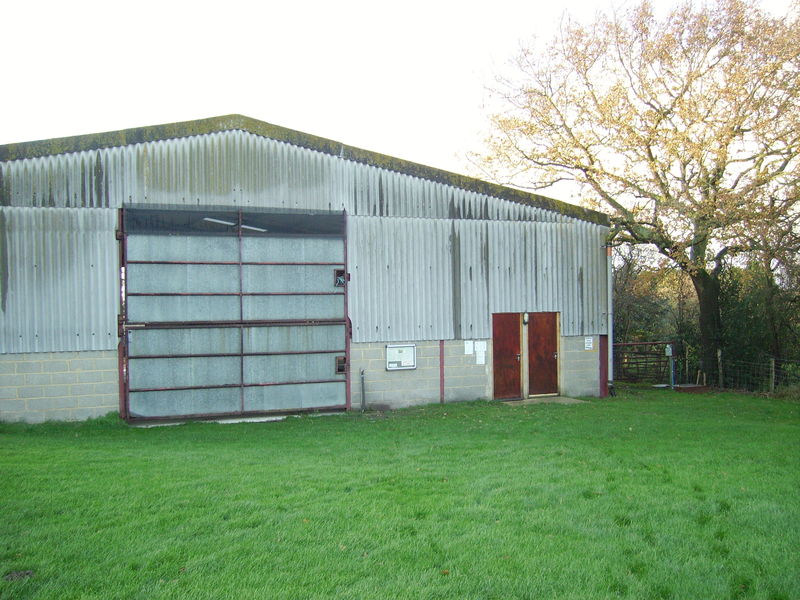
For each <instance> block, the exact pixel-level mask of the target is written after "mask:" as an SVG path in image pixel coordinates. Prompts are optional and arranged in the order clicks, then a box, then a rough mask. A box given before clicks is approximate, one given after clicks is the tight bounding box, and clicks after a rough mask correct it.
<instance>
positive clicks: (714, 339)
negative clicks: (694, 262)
mask: <svg viewBox="0 0 800 600" xmlns="http://www.w3.org/2000/svg"><path fill="white" fill-rule="evenodd" d="M690 277H691V278H692V283H693V284H694V289H695V292H697V301H698V307H699V309H700V369H701V370H702V371H705V372H706V373H708V374H709V375H712V374H714V375H716V372H717V350H718V349H719V348H720V345H721V342H722V318H721V316H720V308H719V279H718V278H717V277H715V276H714V275H712V274H711V273H709V272H708V271H706V270H699V271H695V272H694V273H691V274H690ZM709 379H710V380H711V381H714V377H709Z"/></svg>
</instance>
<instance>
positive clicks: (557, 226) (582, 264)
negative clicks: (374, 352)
mask: <svg viewBox="0 0 800 600" xmlns="http://www.w3.org/2000/svg"><path fill="white" fill-rule="evenodd" d="M348 223H349V226H348V236H349V238H348V239H349V246H348V248H349V249H350V250H351V254H350V265H349V268H350V271H351V273H352V274H353V279H352V280H351V284H350V296H349V298H350V316H351V318H352V319H353V328H354V338H353V339H354V341H357V342H368V341H384V342H393V341H394V342H399V341H408V340H415V339H416V340H435V339H453V338H454V337H458V338H463V339H471V338H483V337H489V336H490V333H491V328H490V315H491V313H494V312H526V311H530V312H534V311H544V312H549V311H556V312H560V313H561V315H562V333H563V334H564V335H592V334H598V333H603V332H604V331H605V328H604V323H603V321H602V315H603V313H604V311H605V310H606V307H605V304H604V303H602V302H598V297H600V296H601V295H602V294H603V293H605V292H604V290H605V288H604V286H602V285H601V283H602V276H603V274H604V273H605V270H604V269H605V265H604V263H603V262H602V261H601V260H600V258H601V257H600V254H601V253H602V248H601V247H600V245H599V244H598V243H597V242H598V239H599V238H600V237H601V235H602V233H603V231H604V228H601V227H595V226H585V227H575V226H574V225H572V224H564V223H525V222H520V223H512V222H493V221H470V220H446V219H408V218H394V219H385V218H384V219H382V218H377V217H351V218H350V219H348ZM598 269H600V270H598ZM581 272H582V273H583V275H582V283H581V279H580V277H581V276H580V273H581ZM581 288H582V289H583V296H581ZM595 288H601V289H598V290H595Z"/></svg>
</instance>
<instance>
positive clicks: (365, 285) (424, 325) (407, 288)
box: [348, 217, 453, 342]
mask: <svg viewBox="0 0 800 600" xmlns="http://www.w3.org/2000/svg"><path fill="white" fill-rule="evenodd" d="M450 234H451V228H450V223H449V222H448V221H446V220H434V219H408V218H395V219H380V218H376V217H349V218H348V261H349V270H350V273H351V280H350V287H349V290H348V291H349V296H348V299H349V300H348V302H349V303H350V318H351V319H352V321H353V341H355V342H381V341H387V342H390V341H413V340H437V339H452V338H453V289H452V280H453V275H452V262H451V261H452V254H451V252H450Z"/></svg>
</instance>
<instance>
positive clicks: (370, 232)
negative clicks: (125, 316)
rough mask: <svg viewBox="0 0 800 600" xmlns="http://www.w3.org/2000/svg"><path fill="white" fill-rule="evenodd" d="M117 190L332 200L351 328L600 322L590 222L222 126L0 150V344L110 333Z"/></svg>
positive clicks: (80, 340) (32, 344) (597, 263)
mask: <svg viewBox="0 0 800 600" xmlns="http://www.w3.org/2000/svg"><path fill="white" fill-rule="evenodd" d="M123 203H124V204H130V205H137V204H139V205H141V204H177V205H222V206H241V207H247V206H253V207H269V208H279V209H312V210H314V209H315V210H335V211H340V210H346V211H347V213H348V215H350V217H349V226H348V230H349V238H350V239H349V240H348V248H349V254H348V259H349V268H350V271H351V273H352V275H353V279H352V281H351V296H350V300H349V302H350V307H349V312H350V315H351V316H352V317H353V324H354V331H353V335H354V340H355V341H358V342H367V341H405V340H430V339H454V338H455V339H462V338H463V339H469V338H487V337H490V321H489V319H490V316H489V315H490V314H491V313H492V312H502V311H515V312H522V311H539V310H541V311H561V312H562V318H561V328H562V333H563V334H565V335H583V334H585V335H590V334H598V333H605V332H606V323H605V311H606V301H605V298H606V296H605V293H606V258H605V251H604V250H603V249H602V248H601V246H602V245H603V243H604V234H605V233H606V232H607V229H606V228H605V227H603V226H598V225H594V224H591V223H587V222H585V221H581V220H579V219H575V218H572V217H568V216H564V215H562V214H560V213H556V212H553V211H548V210H544V209H541V208H536V207H531V206H524V205H521V204H516V203H513V202H508V201H505V200H501V199H498V198H493V197H489V196H486V195H482V194H478V193H475V192H471V191H467V190H463V189H460V188H456V187H453V186H450V185H445V184H441V183H436V182H431V181H427V180H423V179H419V178H415V177H411V176H408V175H403V174H398V173H395V172H391V171H387V170H384V169H380V168H377V167H372V166H368V165H364V164H360V163H355V162H352V161H347V160H342V159H339V158H338V157H335V156H330V155H328V154H323V153H321V152H316V151H312V150H307V149H303V148H299V147H296V146H292V145H290V144H287V143H283V142H277V141H274V140H270V139H266V138H263V137H261V136H257V135H254V134H251V133H246V132H242V131H228V132H222V133H215V134H209V135H203V136H195V137H189V138H182V139H177V140H166V141H159V142H148V143H143V144H135V145H131V146H125V147H119V148H110V149H104V150H97V151H91V152H80V153H73V154H64V155H55V156H48V157H44V158H37V159H25V160H18V161H10V162H6V163H2V164H0V204H3V205H4V206H0V232H2V236H3V237H2V240H0V293H1V294H2V298H1V299H2V304H1V305H0V353H18V352H47V351H74V350H94V349H112V348H114V347H115V345H116V342H117V339H116V324H115V317H116V312H117V306H118V298H117V245H116V242H115V240H114V229H115V222H116V214H115V211H114V209H115V208H117V207H120V206H122V205H123ZM44 207H50V208H44ZM379 216H391V217H396V218H393V219H379V218H377V217H379Z"/></svg>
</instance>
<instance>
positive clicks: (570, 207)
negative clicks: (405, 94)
mask: <svg viewBox="0 0 800 600" xmlns="http://www.w3.org/2000/svg"><path fill="white" fill-rule="evenodd" d="M234 130H239V131H244V132H246V133H251V134H253V135H258V136H261V137H265V138H269V139H272V140H275V141H278V142H284V143H288V144H291V145H294V146H298V147H301V148H306V149H309V150H314V151H317V152H322V153H324V154H328V155H331V156H334V157H338V158H342V159H344V160H351V161H353V162H358V163H362V164H366V165H370V166H373V167H376V168H382V169H386V170H389V171H394V172H396V173H401V174H403V175H409V176H411V177H417V178H419V179H425V180H428V181H434V182H436V183H442V184H445V185H450V186H453V187H456V188H460V189H463V190H467V191H472V192H476V193H479V194H485V195H487V196H493V197H496V198H499V199H501V200H506V201H509V202H513V203H515V204H523V205H526V206H533V207H536V208H541V209H544V210H549V211H552V212H556V213H559V214H562V215H565V216H568V217H572V218H576V219H580V220H582V221H589V222H591V223H596V224H598V225H606V226H607V225H608V224H609V220H608V215H606V214H605V213H601V212H598V211H595V210H591V209H588V208H583V207H581V206H577V205H574V204H569V203H567V202H563V201H561V200H555V199H553V198H548V197H546V196H540V195H539V194H533V193H530V192H525V191H523V190H518V189H516V188H510V187H506V186H502V185H499V184H496V183H490V182H488V181H483V180H480V179H476V178H474V177H469V176H467V175H461V174H458V173H452V172H450V171H445V170H443V169H437V168H435V167H429V166H426V165H422V164H419V163H415V162H412V161H408V160H404V159H401V158H395V157H393V156H389V155H386V154H381V153H378V152H373V151H370V150H364V149H362V148H357V147H355V146H349V145H347V144H344V143H342V142H337V141H335V140H330V139H327V138H323V137H319V136H316V135H312V134H308V133H303V132H301V131H296V130H294V129H288V128H286V127H281V126H280V125H274V124H272V123H267V122H266V121H259V120H258V119H254V118H252V117H247V116H245V115H240V114H229V115H222V116H218V117H209V118H205V119H196V120H193V121H180V122H177V123H166V124H163V125H147V126H144V127H134V128H130V129H120V130H117V131H107V132H102V133H90V134H84V135H77V136H70V137H63V138H52V139H46V140H37V141H31V142H18V143H14V144H6V145H0V162H5V161H13V160H24V159H26V158H42V157H45V156H56V155H59V154H69V153H73V152H86V151H91V150H101V149H106V148H116V147H120V146H129V145H133V144H142V143H147V142H157V141H164V140H170V139H180V138H186V137H192V136H201V135H209V134H212V133H222V132H225V131H234Z"/></svg>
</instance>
